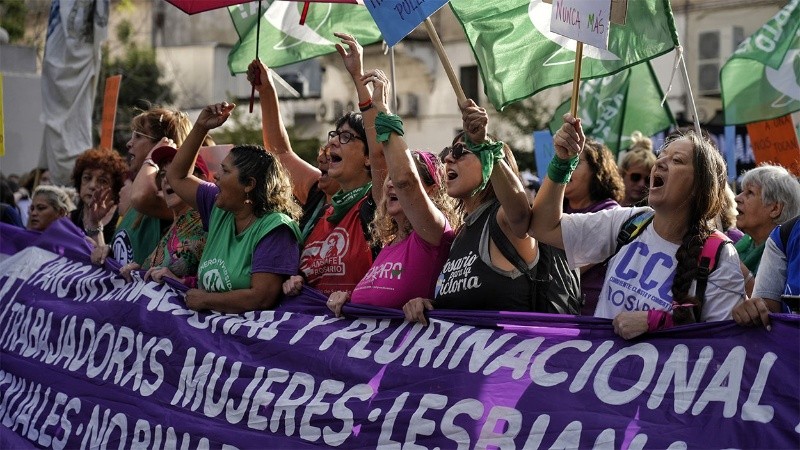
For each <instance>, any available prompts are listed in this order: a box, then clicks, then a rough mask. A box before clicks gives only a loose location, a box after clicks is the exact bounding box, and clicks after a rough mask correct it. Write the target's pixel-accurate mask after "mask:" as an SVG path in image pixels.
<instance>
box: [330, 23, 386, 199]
mask: <svg viewBox="0 0 800 450" xmlns="http://www.w3.org/2000/svg"><path fill="white" fill-rule="evenodd" d="M334 36H336V37H338V38H339V39H341V41H342V42H341V43H339V44H336V51H338V52H339V55H340V56H341V57H342V62H344V67H345V69H347V72H348V73H349V74H350V77H351V78H352V79H353V84H354V85H355V87H356V92H357V93H358V105H359V110H360V111H361V116H362V118H363V120H364V129H365V131H366V133H367V135H366V136H365V137H366V138H367V147H369V168H370V174H371V176H372V198H373V199H374V200H375V203H376V204H377V203H378V202H380V201H381V197H382V196H383V180H385V179H386V173H387V172H386V170H387V169H386V159H385V158H384V155H383V145H381V144H380V143H379V142H378V140H377V138H376V133H375V126H374V125H375V117H376V116H377V115H378V111H377V110H376V109H375V108H374V107H373V105H372V92H371V91H370V88H369V83H370V81H371V80H368V79H365V77H364V60H363V53H364V49H363V48H362V47H361V44H359V43H358V41H357V40H356V38H355V37H353V36H351V35H349V34H345V33H334ZM345 46H347V48H345Z"/></svg>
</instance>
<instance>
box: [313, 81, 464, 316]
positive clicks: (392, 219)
mask: <svg viewBox="0 0 800 450" xmlns="http://www.w3.org/2000/svg"><path fill="white" fill-rule="evenodd" d="M362 80H364V81H365V82H369V83H373V85H374V88H375V91H374V92H373V94H372V99H371V104H372V105H373V107H374V108H375V109H376V110H377V111H378V115H377V117H376V118H375V120H374V122H373V124H374V129H375V130H376V138H377V140H378V141H379V142H381V144H382V148H383V155H384V156H385V160H386V166H387V169H388V176H387V177H386V179H385V181H384V183H383V195H382V198H381V200H380V202H379V203H378V209H377V211H376V212H375V219H374V220H373V222H372V226H371V230H372V241H373V244H374V245H375V246H378V247H382V250H381V252H380V253H379V254H378V257H377V258H376V260H375V262H374V263H373V264H372V267H371V268H370V269H369V271H368V272H367V274H366V275H365V276H364V278H362V279H361V281H360V282H359V283H358V285H357V286H356V287H355V289H354V290H353V291H352V293H351V292H348V291H337V292H334V293H333V294H331V295H330V297H329V299H328V308H330V309H331V311H333V312H334V313H335V314H336V315H337V316H339V315H341V311H342V307H343V306H344V304H345V303H348V302H352V303H356V304H366V305H375V306H383V307H386V308H396V309H401V308H402V307H403V305H404V304H405V303H406V302H407V301H408V300H410V299H412V298H415V297H427V298H431V297H432V296H433V292H434V286H435V284H436V278H437V276H438V274H439V272H440V271H441V269H442V266H443V265H444V262H445V259H447V255H448V253H449V250H450V244H451V243H452V241H453V237H454V232H453V228H452V226H458V224H459V223H460V218H459V214H458V212H457V211H456V205H455V202H454V201H453V199H451V198H450V197H449V196H448V195H447V192H446V189H445V178H444V168H443V166H442V164H441V163H440V162H439V160H438V158H437V157H436V156H434V155H433V154H432V153H429V152H425V151H417V150H413V151H412V150H409V149H408V145H406V142H405V140H404V139H403V137H402V136H403V128H402V121H401V120H400V118H399V117H398V116H396V115H393V114H391V113H389V110H388V108H387V106H386V103H387V102H386V98H387V96H388V92H387V91H388V86H389V81H388V80H387V79H386V76H385V74H384V73H383V72H382V71H380V70H373V71H371V72H369V73H367V74H365V75H364V77H363V78H362ZM451 225H452V226H451Z"/></svg>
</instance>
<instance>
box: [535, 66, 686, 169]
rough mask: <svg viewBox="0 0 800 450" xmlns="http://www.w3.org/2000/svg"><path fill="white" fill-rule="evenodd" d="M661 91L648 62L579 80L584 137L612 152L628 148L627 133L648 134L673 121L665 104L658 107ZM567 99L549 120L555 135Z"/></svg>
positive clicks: (568, 103)
mask: <svg viewBox="0 0 800 450" xmlns="http://www.w3.org/2000/svg"><path fill="white" fill-rule="evenodd" d="M663 96H664V94H663V93H662V91H661V86H659V84H658V79H657V78H656V75H655V73H654V72H653V68H652V67H651V66H650V62H649V61H647V62H645V63H643V64H637V65H635V66H633V67H631V68H630V69H627V70H624V71H622V72H619V73H616V74H614V75H609V76H607V77H603V78H595V79H593V80H587V81H584V82H582V83H581V89H580V102H579V108H578V116H580V118H581V122H582V125H583V131H584V133H586V136H588V137H590V138H592V139H594V140H596V141H599V142H602V143H604V144H606V146H608V148H609V149H611V151H612V152H613V153H614V154H617V153H618V152H620V151H622V150H625V149H627V148H628V147H630V136H631V134H632V133H633V132H634V131H640V132H642V134H644V135H645V136H651V135H653V134H656V133H658V132H659V131H662V130H665V129H667V128H669V127H670V125H672V124H674V123H675V119H674V118H673V117H672V112H671V111H670V110H669V106H668V105H667V104H666V103H664V106H661V98H662V97H663ZM570 100H571V99H567V101H566V102H564V103H562V104H561V106H559V107H558V108H557V109H556V112H555V113H554V114H553V118H552V119H551V120H550V131H551V132H552V133H553V134H555V132H556V131H557V130H558V128H559V127H560V126H561V124H562V123H563V122H562V120H561V117H562V116H563V115H564V114H565V113H567V112H569V107H570Z"/></svg>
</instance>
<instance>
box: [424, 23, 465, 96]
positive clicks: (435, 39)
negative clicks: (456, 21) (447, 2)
mask: <svg viewBox="0 0 800 450" xmlns="http://www.w3.org/2000/svg"><path fill="white" fill-rule="evenodd" d="M423 23H424V24H425V29H426V30H427V31H428V36H430V38H431V43H433V48H435V49H436V53H437V54H438V55H439V59H440V60H441V61H442V66H444V71H445V73H447V78H449V79H450V84H451V85H452V86H453V91H455V93H456V97H457V98H458V105H459V106H461V105H463V104H464V102H466V101H467V96H466V95H465V94H464V89H462V88H461V84H460V83H459V82H458V78H457V77H456V73H455V72H454V71H453V66H452V65H451V64H450V59H448V58H447V53H445V51H444V46H443V45H442V41H441V40H440V39H439V34H438V33H436V28H434V27H433V22H431V18H430V17H428V18H427V19H425V22H423Z"/></svg>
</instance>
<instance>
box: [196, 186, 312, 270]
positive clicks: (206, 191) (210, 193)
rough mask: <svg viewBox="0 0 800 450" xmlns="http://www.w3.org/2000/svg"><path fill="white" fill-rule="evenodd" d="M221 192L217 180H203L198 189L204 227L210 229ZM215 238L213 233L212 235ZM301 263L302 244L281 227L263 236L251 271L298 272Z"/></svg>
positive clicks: (254, 255) (290, 232) (285, 228)
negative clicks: (300, 245)
mask: <svg viewBox="0 0 800 450" xmlns="http://www.w3.org/2000/svg"><path fill="white" fill-rule="evenodd" d="M218 193H219V188H218V187H217V185H216V184H214V183H203V184H201V185H200V187H199V188H198V189H197V211H198V212H199V213H200V219H201V220H202V221H203V229H204V230H206V231H208V222H209V220H211V210H212V209H214V202H215V200H216V198H217V194H218ZM208 238H209V239H213V236H209V237H208ZM299 265H300V247H299V246H298V245H297V239H296V238H295V237H294V233H292V230H290V229H289V227H286V226H279V227H277V228H275V229H274V230H272V231H271V232H269V233H268V234H267V235H266V236H264V237H263V238H262V239H261V240H260V241H258V245H256V248H255V250H253V262H252V266H251V269H250V273H274V274H278V275H287V276H291V275H295V274H297V268H298V267H299Z"/></svg>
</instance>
